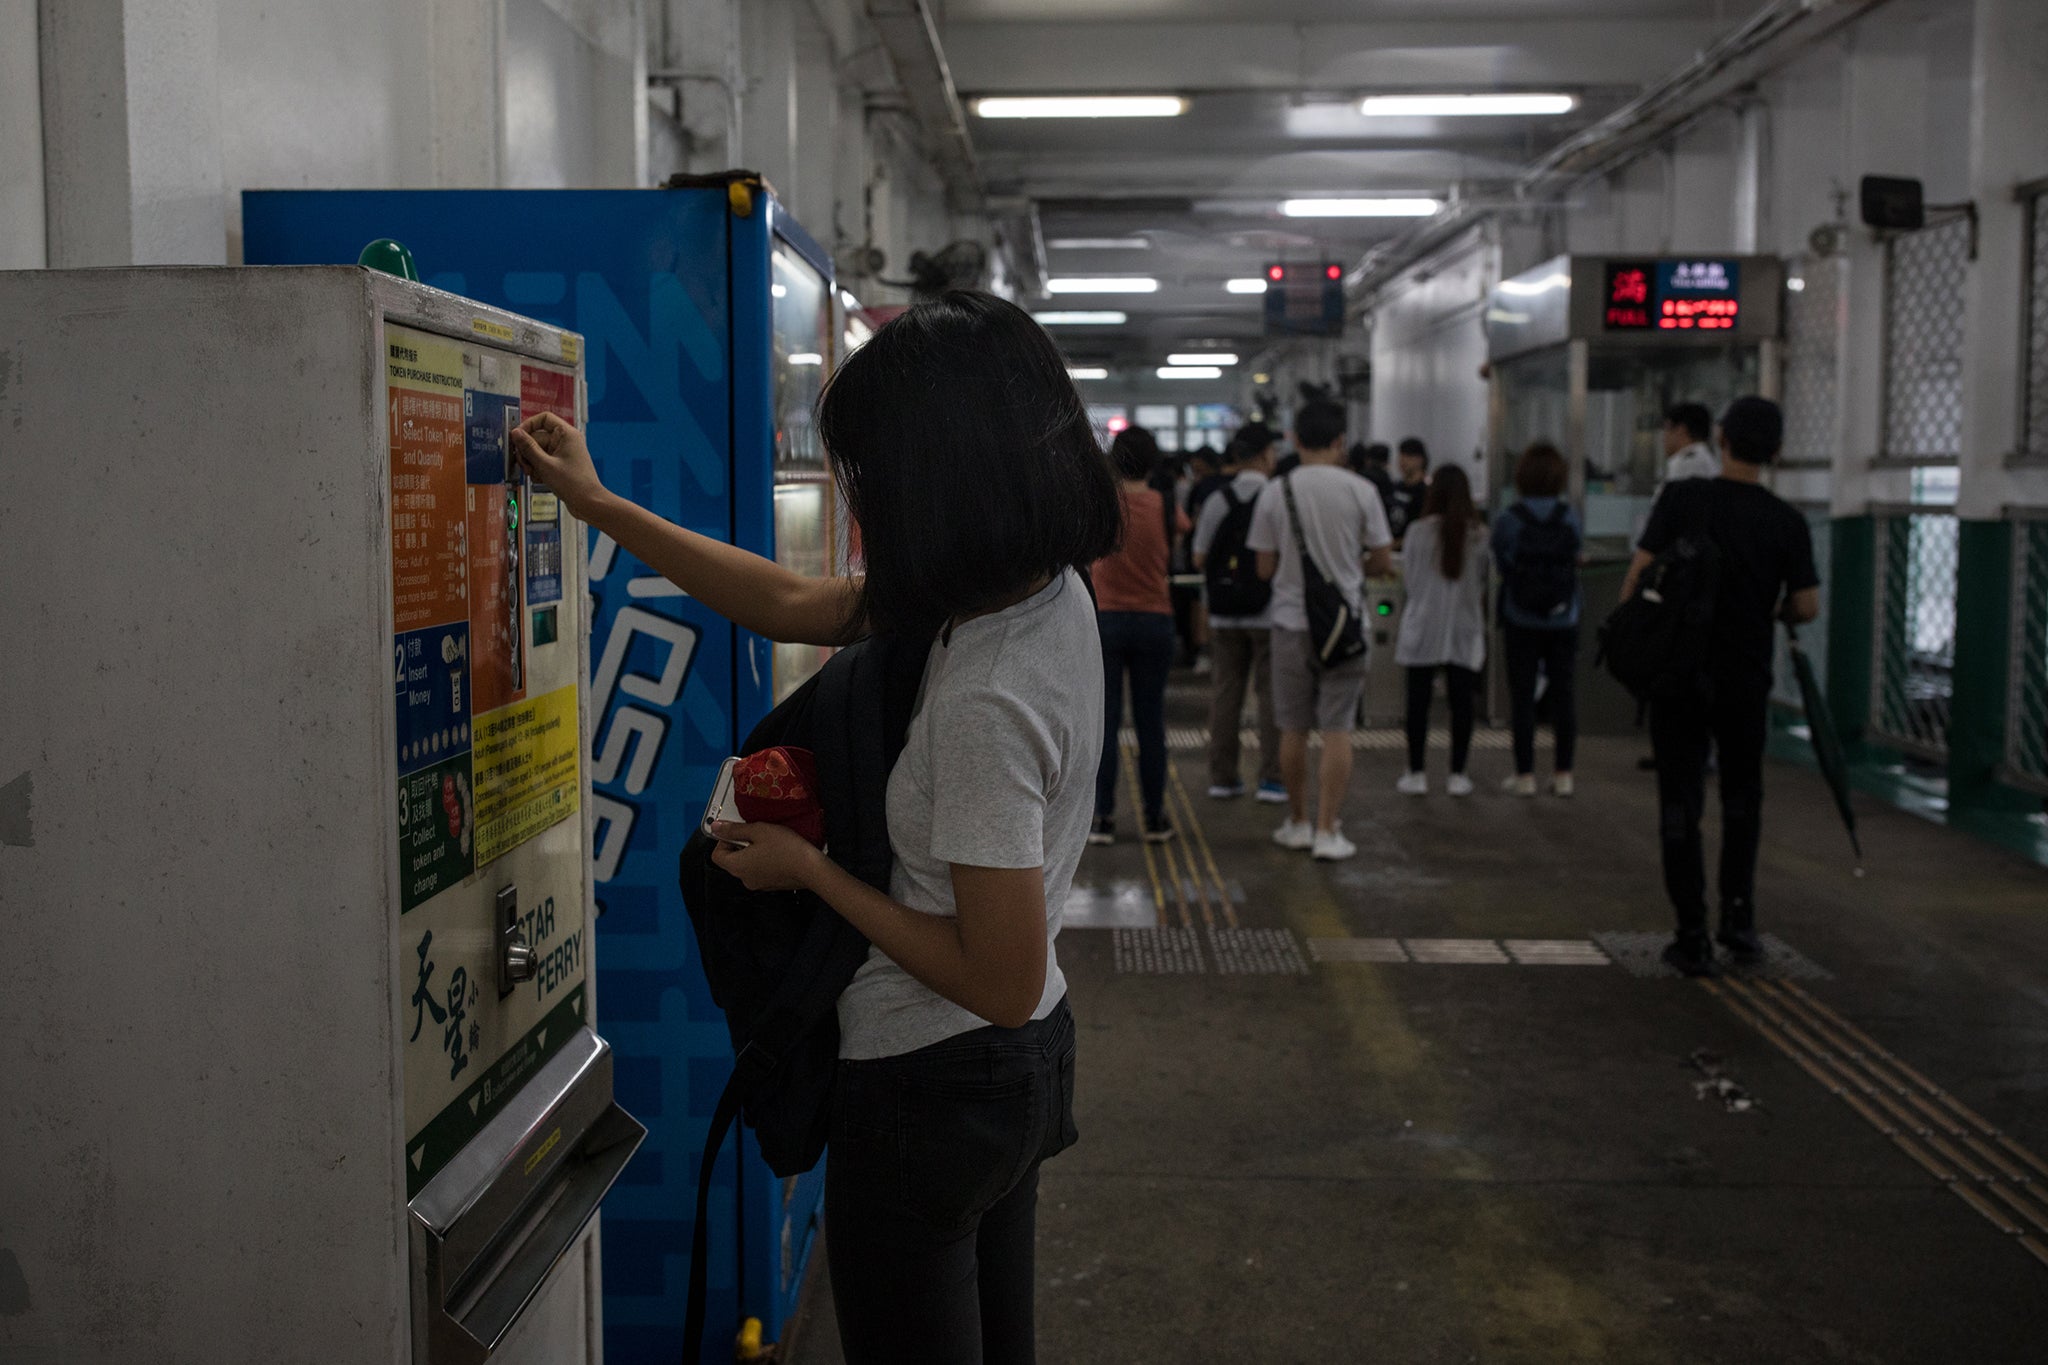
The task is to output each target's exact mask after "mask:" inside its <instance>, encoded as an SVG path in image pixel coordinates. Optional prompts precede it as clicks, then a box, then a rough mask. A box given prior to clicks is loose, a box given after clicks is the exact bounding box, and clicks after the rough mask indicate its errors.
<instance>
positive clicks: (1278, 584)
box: [1245, 464, 1394, 630]
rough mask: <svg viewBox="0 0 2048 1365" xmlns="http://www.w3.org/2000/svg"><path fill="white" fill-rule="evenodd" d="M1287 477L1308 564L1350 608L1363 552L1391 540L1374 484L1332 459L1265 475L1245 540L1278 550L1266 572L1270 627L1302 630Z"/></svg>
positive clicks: (1304, 610) (1304, 620) (1361, 580)
mask: <svg viewBox="0 0 2048 1365" xmlns="http://www.w3.org/2000/svg"><path fill="white" fill-rule="evenodd" d="M1290 482H1291V483H1292V484H1293V485H1294V501H1295V503H1296V505H1298V506H1299V507H1300V508H1301V533H1302V538H1303V539H1305V540H1307V541H1308V549H1309V553H1310V554H1312V555H1314V556H1315V561H1316V567H1317V568H1318V569H1321V570H1322V571H1323V574H1324V576H1326V577H1328V578H1329V579H1331V580H1332V581H1334V582H1335V583H1336V585H1337V588H1338V590H1339V591H1340V592H1342V593H1343V594H1344V600H1345V601H1347V602H1349V603H1351V605H1352V607H1353V608H1354V609H1356V607H1357V606H1358V604H1359V602H1360V600H1361V595H1362V593H1363V590H1364V588H1365V564H1364V554H1365V552H1366V551H1367V550H1377V549H1379V548H1380V547H1381V546H1382V545H1391V544H1393V543H1394V537H1393V533H1392V532H1390V531H1389V530H1388V529H1387V509H1386V508H1385V507H1383V506H1382V505H1381V504H1380V495H1379V490H1378V489H1376V488H1374V487H1373V486H1372V485H1371V484H1369V483H1367V482H1366V481H1365V480H1364V479H1361V478H1360V477H1358V475H1356V474H1354V473H1352V472H1351V471H1350V470H1348V469H1344V468H1340V467H1339V466H1337V465H1327V464H1303V465H1298V466H1296V468H1295V470H1294V472H1293V473H1291V474H1289V475H1287V476H1286V477H1285V478H1280V479H1272V480H1270V481H1268V482H1267V484H1266V486H1265V487H1264V488H1262V489H1260V490H1259V505H1258V509H1257V510H1256V511H1254V512H1253V513H1252V529H1251V533H1250V534H1249V535H1247V536H1246V537H1245V544H1246V545H1247V546H1249V547H1250V548H1251V549H1253V550H1264V551H1268V552H1277V553H1278V554H1279V562H1278V563H1277V565H1276V566H1275V568H1274V571H1273V604H1272V607H1271V611H1272V613H1273V626H1274V628H1275V629H1277V630H1307V629H1308V607H1307V603H1306V600H1305V598H1304V596H1303V593H1302V578H1301V557H1300V555H1299V554H1297V553H1296V552H1295V548H1294V525H1293V522H1292V521H1291V520H1290V519H1289V518H1288V516H1287V497H1286V489H1285V488H1284V485H1285V484H1288V483H1290Z"/></svg>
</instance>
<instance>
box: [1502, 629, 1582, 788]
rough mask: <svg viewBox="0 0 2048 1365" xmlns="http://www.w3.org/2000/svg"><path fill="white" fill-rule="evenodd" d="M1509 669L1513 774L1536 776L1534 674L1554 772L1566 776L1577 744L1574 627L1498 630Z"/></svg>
mask: <svg viewBox="0 0 2048 1365" xmlns="http://www.w3.org/2000/svg"><path fill="white" fill-rule="evenodd" d="M1501 633H1502V636H1503V643H1504V644H1505V646H1506V649H1505V651H1504V652H1505V653H1506V655H1507V665H1508V718H1509V721H1510V723H1511V724H1512V726H1513V728H1514V735H1515V772H1516V773H1517V774H1521V773H1533V772H1535V771H1536V674H1537V669H1538V668H1539V667H1540V668H1541V669H1542V672H1543V677H1544V678H1545V679H1546V680H1547V685H1546V687H1545V689H1544V694H1543V695H1544V700H1545V701H1547V702H1548V703H1549V704H1550V724H1551V728H1552V729H1554V730H1555V731H1556V732H1557V760H1556V764H1555V767H1556V770H1557V771H1558V772H1561V773H1568V772H1570V771H1571V770H1572V760H1573V758H1574V757H1576V752H1575V751H1576V750H1577V748H1578V739H1579V701H1578V686H1577V684H1578V676H1577V675H1578V666H1579V664H1578V659H1579V628H1578V627H1577V626H1567V627H1565V628H1564V629H1563V630H1548V629H1535V628H1532V627H1529V626H1518V625H1515V624H1514V623H1513V622H1509V623H1507V624H1506V625H1504V626H1503V627H1502V629H1501Z"/></svg>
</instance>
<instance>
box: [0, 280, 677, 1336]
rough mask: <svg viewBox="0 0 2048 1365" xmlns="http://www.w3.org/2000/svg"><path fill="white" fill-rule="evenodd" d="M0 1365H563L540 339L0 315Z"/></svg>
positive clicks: (559, 781) (574, 646) (558, 835)
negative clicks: (519, 461)
mask: <svg viewBox="0 0 2048 1365" xmlns="http://www.w3.org/2000/svg"><path fill="white" fill-rule="evenodd" d="M0 358H4V359H0V429H4V430H5V432H6V441H5V445H6V449H7V452H8V458H7V461H6V464H7V471H8V475H7V477H8V489H7V494H6V496H5V497H4V498H0V578H4V581H5V582H6V583H7V584H8V592H7V597H6V604H5V606H4V607H0V613H4V616H5V622H6V634H7V637H8V642H9V643H8V647H7V648H5V649H0V695H5V696H6V698H7V699H8V702H7V718H6V723H5V725H4V726H0V771H4V776H0V793H4V794H0V917H4V919H5V921H6V923H8V925H9V926H10V929H9V936H10V940H11V949H12V951H11V953H10V958H11V960H12V962H13V964H14V969H13V970H11V971H10V974H9V976H10V979H9V982H8V985H7V987H6V988H5V989H4V990H0V1030H4V1032H5V1034H6V1036H7V1037H8V1038H10V1039H13V1040H14V1042H15V1045H14V1046H11V1047H10V1048H9V1049H8V1057H7V1060H6V1062H5V1063H4V1066H5V1070H4V1073H0V1105H4V1110H5V1113H6V1114H7V1116H8V1128H9V1131H10V1133H11V1134H12V1136H13V1141H12V1143H11V1144H10V1157H9V1161H8V1172H9V1173H8V1176H7V1188H8V1190H9V1197H8V1199H7V1201H6V1203H7V1208H6V1213H5V1221H6V1228H5V1233H4V1237H0V1241H4V1243H5V1246H6V1249H7V1252H8V1255H9V1258H10V1260H11V1261H12V1263H13V1264H14V1266H15V1267H16V1268H17V1269H18V1270H19V1273H20V1278H21V1281H22V1283H23V1284H24V1285H25V1287H26V1296H25V1299H24V1300H23V1303H24V1305H25V1306H24V1307H23V1309H22V1311H15V1310H14V1309H13V1308H10V1310H9V1311H8V1312H7V1313H4V1314H0V1358H4V1359H8V1360H55V1359H62V1360H66V1361H73V1360H75V1361H81V1362H85V1361H105V1362H110V1363H111V1362H131V1361H139V1360H154V1359H163V1360H173V1359H176V1360H199V1359H207V1360H223V1361H226V1360H237V1361H283V1360H295V1359H297V1360H303V1359H310V1358H321V1359H331V1360H350V1361H391V1362H405V1363H406V1365H458V1363H460V1365H467V1363H469V1362H480V1361H485V1360H493V1361H507V1362H540V1361H549V1362H566V1361H582V1362H587V1363H588V1365H595V1362H596V1361H597V1360H598V1337H597V1320H596V1318H595V1316H594V1313H593V1310H592V1304H593V1303H594V1302H595V1299H596V1293H597V1277H598V1273H599V1264H598V1245H597V1218H596V1215H597V1212H598V1208H599V1204H600V1202H601V1201H602V1200H603V1198H604V1197H605V1195H606V1193H607V1191H608V1190H609V1189H610V1188H611V1186H612V1184H613V1182H614V1180H615V1179H616V1178H617V1176H618V1174H619V1172H620V1171H621V1170H622V1169H623V1168H624V1167H625V1165H626V1163H627V1161H628V1159H629V1158H630V1157H631V1156H632V1155H633V1153H634V1152H635V1150H636V1148H637V1147H638V1146H639V1143H640V1140H641V1137H642V1129H641V1127H640V1125H639V1124H638V1123H636V1122H635V1121H634V1120H633V1119H632V1118H631V1117H629V1116H628V1115H627V1113H626V1112H625V1111H624V1110H623V1109H621V1108H620V1107H619V1105H618V1104H617V1103H616V1102H615V1100H614V1095H613V1078H614V1074H615V1059H614V1055H613V1053H612V1050H611V1048H610V1047H609V1046H608V1045H607V1043H606V1042H605V1041H604V1039H603V1038H602V1037H600V1036H599V1034H598V1033H597V1032H596V1031H595V1029H594V1027H593V1025H594V1019H595V1008H594V1000H593V992H592V986H591V963H592V934H591V923H590V919H591V904H592V897H591V884H590V876H589V868H590V857H589V853H590V846H591V822H592V810H591V804H590V800H589V796H588V781H589V772H588V768H587V766H586V763H585V760H584V753H585V739H586V736H587V734H588V732H589V723H590V712H591V707H590V697H589V688H588V685H587V683H586V681H585V679H586V678H587V676H588V668H587V653H586V651H587V641H588V628H587V620H586V616H585V610H584V600H585V598H584V572H583V564H582V558H581V556H580V555H576V554H564V553H563V547H564V545H565V544H566V545H569V546H574V545H575V544H576V543H577V541H578V540H579V539H580V536H581V531H580V529H579V528H578V527H577V526H576V525H575V523H574V522H573V521H572V520H571V519H570V518H569V516H568V514H567V512H566V510H565V509H564V508H563V507H562V506H561V505H560V503H559V501H558V500H557V499H556V498H555V497H554V496H553V495H552V494H551V493H550V492H548V491H547V490H546V489H545V488H540V487H534V486H529V485H528V483H527V482H526V481H525V480H524V479H523V478H522V476H521V475H520V473H519V471H518V469H517V467H516V465H515V464H514V463H513V462H512V461H511V460H510V458H509V453H508V447H507V442H506V432H507V429H508V428H509V427H510V426H512V425H514V424H516V423H517V422H519V421H520V420H521V419H522V417H523V416H527V415H531V414H533V413H535V412H538V411H543V410H546V411H554V412H557V413H559V414H561V415H562V416H564V417H566V418H569V419H571V420H577V419H580V418H581V416H582V414H583V345H582V339H581V338H580V337H578V336H576V335H575V334H574V333H571V332H566V331H564V330H562V329H560V328H558V327H554V326H550V325H547V324H545V323H540V322H536V321H534V320H532V319H530V318H526V317H522V316H519V315H517V314H515V313H511V312H507V311H505V310H501V309H497V308H492V307H488V306H485V305H483V304H479V303H476V302H474V301H472V300H469V299H464V298H459V297H456V296H453V295H450V294H445V293H442V292H440V291H438V290H434V289H429V288H426V287H424V286H421V285H418V284H412V283H408V282H405V281H402V280H398V279H394V278H391V277H389V276H385V275H380V274H376V273H374V272H371V271H368V270H363V269H359V268H354V267H349V268H334V269H317V270H304V269H302V270H254V269H155V270H94V271H38V272H28V273H20V274H6V275H0Z"/></svg>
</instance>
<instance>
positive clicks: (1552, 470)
mask: <svg viewBox="0 0 2048 1365" xmlns="http://www.w3.org/2000/svg"><path fill="white" fill-rule="evenodd" d="M1570 472H1571V471H1570V470H1569V468H1568V467H1567V466H1566V465H1565V462H1564V452H1562V451H1560V450H1559V449H1558V448H1557V447H1556V446H1554V445H1552V444H1550V442H1548V441H1538V442H1536V444H1534V445H1532V446H1530V447H1529V448H1528V449H1527V450H1525V451H1523V452H1522V458H1521V459H1520V460H1517V461H1516V462H1515V491H1516V492H1517V493H1520V494H1521V495H1522V496H1523V497H1525V498H1554V497H1557V496H1558V495H1560V494H1562V493H1563V492H1564V486H1565V481H1566V479H1567V478H1568V477H1569V475H1570Z"/></svg>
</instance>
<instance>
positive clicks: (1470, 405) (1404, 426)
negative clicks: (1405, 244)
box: [1361, 232, 1500, 500]
mask: <svg viewBox="0 0 2048 1365" xmlns="http://www.w3.org/2000/svg"><path fill="white" fill-rule="evenodd" d="M1499 275H1500V248H1499V246H1498V244H1497V242H1496V239H1495V237H1494V235H1493V234H1492V233H1491V232H1477V233H1473V234H1470V235H1469V236H1468V237H1467V238H1466V240H1465V241H1463V242H1462V243H1460V244H1459V245H1458V246H1457V247H1455V248H1454V249H1452V250H1451V251H1450V252H1448V253H1446V254H1445V255H1443V256H1442V257H1440V258H1439V259H1437V260H1436V261H1433V262H1431V263H1429V265H1428V266H1427V268H1425V269H1424V270H1420V271H1411V272H1409V273H1408V274H1407V275H1404V276H1403V277H1402V278H1401V279H1399V280H1397V281H1395V282H1394V283H1393V284H1391V285H1390V286H1388V288H1387V289H1386V291H1385V292H1384V293H1383V294H1382V295H1381V297H1380V301H1379V304H1378V307H1377V308H1376V309H1375V310H1374V313H1373V329H1372V428H1373V429H1372V432H1371V434H1370V436H1369V437H1362V438H1361V439H1369V440H1375V441H1384V442H1386V443H1387V444H1388V445H1394V444H1396V443H1398V442H1399V441H1401V440H1402V439H1404V438H1406V437H1409V436H1419V437H1421V438H1422V440H1423V443H1424V444H1425V445H1427V446H1428V447H1429V452H1430V458H1431V460H1432V462H1433V463H1434V464H1436V465H1439V466H1441V465H1444V464H1447V463H1456V464H1460V465H1462V466H1464V469H1465V472H1466V473H1467V474H1469V475H1470V476H1471V478H1472V486H1473V492H1474V494H1475V495H1476V496H1478V497H1480V498H1481V499H1482V500H1483V499H1484V497H1485V495H1486V491H1487V490H1486V461H1485V459H1484V458H1483V452H1484V449H1485V444H1486V411H1487V385H1486V381H1485V380H1483V379H1481V378H1480V376H1479V371H1480V367H1481V366H1482V365H1484V364H1485V363H1486V333H1485V330H1484V327H1483V320H1482V315H1483V314H1484V312H1485V306H1486V296H1487V292H1488V291H1489V290H1490V289H1492V287H1493V285H1494V283H1495V282H1496V281H1497V280H1498V279H1499Z"/></svg>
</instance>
